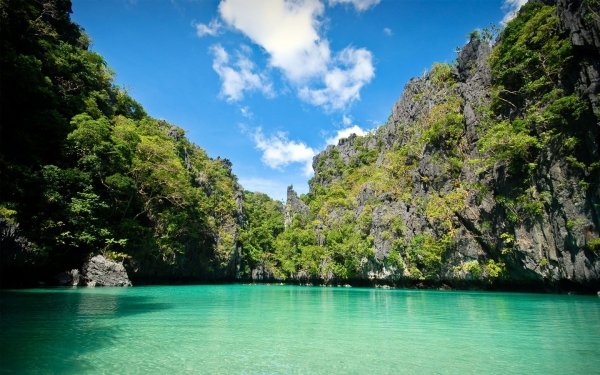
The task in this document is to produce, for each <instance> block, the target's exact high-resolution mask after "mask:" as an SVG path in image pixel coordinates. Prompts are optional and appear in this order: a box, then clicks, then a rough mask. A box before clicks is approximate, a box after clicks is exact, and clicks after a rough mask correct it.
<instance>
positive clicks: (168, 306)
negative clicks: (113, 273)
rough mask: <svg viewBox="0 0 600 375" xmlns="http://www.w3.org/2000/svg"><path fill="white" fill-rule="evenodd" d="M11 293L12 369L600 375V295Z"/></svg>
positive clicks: (1, 344) (3, 339) (6, 310)
mask: <svg viewBox="0 0 600 375" xmlns="http://www.w3.org/2000/svg"><path fill="white" fill-rule="evenodd" d="M0 303H1V304H0V308H1V310H0V312H1V320H0V368H1V370H0V372H2V373H18V374H27V373H39V374H63V373H64V374H82V373H85V374H94V373H104V374H126V373H132V374H134V373H137V374H188V373H189V374H195V373H206V374H336V373H339V374H349V373H354V374H594V373H600V298H598V297H596V296H568V295H564V296H563V295H542V294H511V293H486V292H447V291H444V292H442V291H419V290H381V289H362V288H318V287H296V286H267V285H222V286H220V285H219V286H159V287H134V288H95V289H94V288H78V289H34V290H19V291H3V292H1V293H0Z"/></svg>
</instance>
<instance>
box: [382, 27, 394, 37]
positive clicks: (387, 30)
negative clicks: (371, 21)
mask: <svg viewBox="0 0 600 375" xmlns="http://www.w3.org/2000/svg"><path fill="white" fill-rule="evenodd" d="M383 33H384V34H385V35H387V36H392V35H394V32H393V31H392V29H390V28H389V27H384V28H383Z"/></svg>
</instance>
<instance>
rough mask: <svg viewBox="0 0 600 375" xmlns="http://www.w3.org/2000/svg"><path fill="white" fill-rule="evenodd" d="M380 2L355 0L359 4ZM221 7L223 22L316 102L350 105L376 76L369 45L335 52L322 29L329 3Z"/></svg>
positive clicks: (232, 2)
mask: <svg viewBox="0 0 600 375" xmlns="http://www.w3.org/2000/svg"><path fill="white" fill-rule="evenodd" d="M377 2H378V1H376V2H374V1H373V0H368V1H356V4H357V5H355V7H357V9H363V8H362V7H364V6H366V5H367V3H369V4H370V5H369V6H372V5H374V4H376V3H377ZM353 4H354V3H353ZM365 9H366V8H365ZM219 12H220V16H221V18H222V20H223V21H224V22H226V23H227V24H228V25H230V26H232V27H234V28H236V29H237V30H239V31H241V32H242V33H244V34H245V35H246V36H248V37H249V38H250V39H251V40H252V41H253V42H254V43H256V44H257V45H259V46H261V47H262V48H263V49H264V50H265V51H266V52H267V54H268V55H269V65H270V66H272V67H274V68H277V69H280V70H281V71H282V72H283V74H284V75H285V77H287V79H289V80H290V81H291V82H292V83H293V84H294V86H295V87H297V88H298V89H299V91H298V94H299V97H300V98H301V99H302V100H305V101H307V102H309V103H311V104H313V105H316V106H323V107H324V108H325V109H327V110H336V109H341V108H345V107H346V106H348V105H349V104H350V103H352V102H353V101H355V100H357V99H359V98H360V90H361V88H362V87H363V86H364V85H365V84H367V83H369V82H370V81H371V79H372V78H373V77H374V71H375V70H374V68H373V62H372V60H373V59H372V55H371V52H369V51H368V50H366V49H364V48H359V49H355V48H352V47H347V48H345V49H344V50H342V51H341V52H339V53H337V54H333V53H332V52H331V50H330V47H329V41H328V40H327V39H325V38H323V37H322V36H321V35H320V29H321V17H322V16H323V14H324V6H323V3H322V2H321V1H319V0H257V1H249V0H222V1H221V3H220V5H219Z"/></svg>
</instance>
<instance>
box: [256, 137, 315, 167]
mask: <svg viewBox="0 0 600 375" xmlns="http://www.w3.org/2000/svg"><path fill="white" fill-rule="evenodd" d="M253 139H254V143H255V146H256V148H257V149H259V150H261V151H262V152H263V154H262V157H261V160H262V162H263V163H265V164H266V165H267V166H269V167H271V168H273V169H279V170H280V169H281V168H282V167H285V166H287V165H289V164H292V163H300V164H304V169H303V173H304V175H305V176H307V177H308V176H310V175H312V173H313V170H312V159H313V157H314V156H315V155H316V154H317V151H316V150H314V149H312V148H311V147H308V146H307V145H306V144H304V143H302V142H296V141H292V140H289V139H288V137H287V134H286V133H283V132H277V133H275V134H274V135H271V136H270V137H266V136H265V135H264V134H263V132H262V129H261V128H258V129H256V131H255V132H254V134H253Z"/></svg>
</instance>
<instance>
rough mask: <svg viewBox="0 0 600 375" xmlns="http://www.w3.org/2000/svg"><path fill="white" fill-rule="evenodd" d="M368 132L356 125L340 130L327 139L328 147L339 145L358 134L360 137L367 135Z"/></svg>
mask: <svg viewBox="0 0 600 375" xmlns="http://www.w3.org/2000/svg"><path fill="white" fill-rule="evenodd" d="M367 133H368V132H367V131H365V130H363V129H362V128H361V127H360V126H358V125H354V126H352V127H349V128H345V129H340V130H338V131H337V133H336V135H335V136H333V137H331V138H327V145H337V144H338V142H339V140H340V139H343V138H348V137H349V136H351V135H352V134H356V135H358V136H363V135H366V134H367Z"/></svg>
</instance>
